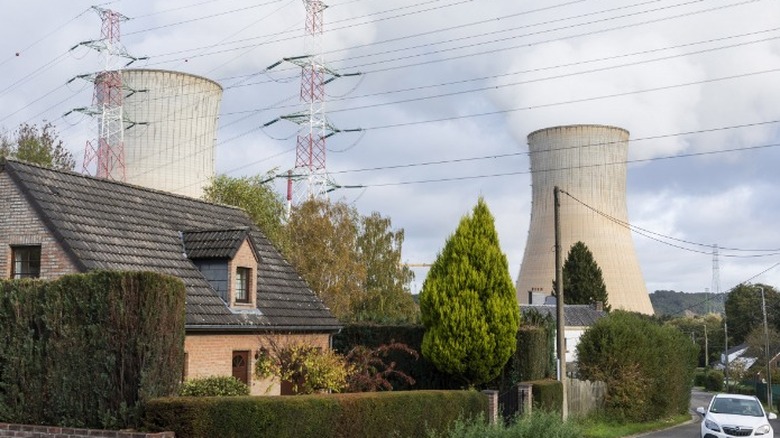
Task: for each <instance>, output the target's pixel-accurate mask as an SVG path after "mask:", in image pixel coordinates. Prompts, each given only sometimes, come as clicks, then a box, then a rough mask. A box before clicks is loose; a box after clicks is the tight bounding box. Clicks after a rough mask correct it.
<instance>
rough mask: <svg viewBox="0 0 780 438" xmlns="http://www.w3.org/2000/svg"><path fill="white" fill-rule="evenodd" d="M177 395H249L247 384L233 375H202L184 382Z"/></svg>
mask: <svg viewBox="0 0 780 438" xmlns="http://www.w3.org/2000/svg"><path fill="white" fill-rule="evenodd" d="M179 395H181V396H184V397H224V396H237V395H249V386H247V385H246V384H245V383H244V382H242V381H240V380H238V379H236V378H235V377H233V376H211V377H203V378H199V379H190V380H188V381H186V382H184V385H182V388H181V391H179Z"/></svg>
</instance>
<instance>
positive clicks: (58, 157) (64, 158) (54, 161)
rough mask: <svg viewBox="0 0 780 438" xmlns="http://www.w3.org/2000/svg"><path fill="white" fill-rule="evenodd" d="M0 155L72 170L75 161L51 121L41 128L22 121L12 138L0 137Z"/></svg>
mask: <svg viewBox="0 0 780 438" xmlns="http://www.w3.org/2000/svg"><path fill="white" fill-rule="evenodd" d="M0 157H9V158H15V159H18V160H22V161H27V162H28V163H33V164H38V165H41V166H45V167H51V168H52V169H59V170H73V168H74V167H76V161H75V160H74V159H73V154H71V153H70V151H68V150H67V149H66V148H65V146H64V145H63V143H62V140H60V139H59V138H58V135H57V132H56V130H55V127H54V125H53V124H52V123H46V124H45V125H43V127H42V128H38V127H37V126H35V125H28V124H27V123H23V124H21V125H19V128H17V130H16V133H15V135H14V137H13V138H9V137H8V136H7V135H3V136H2V137H0Z"/></svg>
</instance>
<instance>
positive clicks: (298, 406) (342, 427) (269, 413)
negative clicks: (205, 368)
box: [144, 391, 487, 438]
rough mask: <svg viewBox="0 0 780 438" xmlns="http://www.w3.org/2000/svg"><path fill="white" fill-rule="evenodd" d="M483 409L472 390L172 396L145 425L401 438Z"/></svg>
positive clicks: (249, 436) (231, 433)
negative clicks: (289, 395) (251, 395)
mask: <svg viewBox="0 0 780 438" xmlns="http://www.w3.org/2000/svg"><path fill="white" fill-rule="evenodd" d="M486 411H487V397H485V396H484V395H483V394H481V393H479V392H476V391H404V392H365V393H352V394H314V395H302V396H298V397H285V396H264V397H200V398H189V397H172V398H161V399H156V400H152V401H150V402H149V403H148V404H147V406H146V410H145V413H146V416H145V423H144V424H145V427H146V428H147V429H149V430H151V431H162V430H169V431H173V432H175V433H176V437H177V438H196V437H216V436H218V437H221V438H222V437H224V438H253V437H258V438H259V437H269V436H272V437H275V438H286V437H290V438H293V437H294V438H307V437H317V438H320V437H321V438H330V437H333V438H350V437H359V436H382V437H385V436H388V437H399V438H403V437H416V436H420V434H421V432H423V431H425V430H426V429H430V430H431V431H434V432H436V433H440V432H443V431H445V430H446V429H447V428H449V427H450V426H451V425H452V424H453V423H454V422H455V421H456V420H457V419H458V418H464V419H466V420H468V419H472V418H475V417H477V416H479V415H481V414H484V413H485V412H486Z"/></svg>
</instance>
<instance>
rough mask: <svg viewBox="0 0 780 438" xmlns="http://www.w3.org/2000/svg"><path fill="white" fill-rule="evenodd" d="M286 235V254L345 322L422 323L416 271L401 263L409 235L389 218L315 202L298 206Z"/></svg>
mask: <svg viewBox="0 0 780 438" xmlns="http://www.w3.org/2000/svg"><path fill="white" fill-rule="evenodd" d="M285 233H286V235H287V239H286V241H287V242H288V243H289V246H288V248H287V251H286V252H285V255H286V256H287V258H288V259H289V260H290V262H291V263H292V264H293V265H294V266H295V267H296V269H297V270H298V272H299V273H300V274H301V276H302V277H303V278H304V279H305V280H306V282H307V283H309V286H311V288H312V290H314V292H316V293H317V294H318V296H319V297H320V298H322V300H323V301H324V302H325V304H327V305H328V307H329V308H330V309H331V311H332V312H333V314H334V315H335V316H336V317H337V318H339V319H340V320H341V321H345V322H353V321H362V322H375V323H381V324H388V323H410V322H416V321H417V319H418V308H417V305H416V304H415V302H414V299H413V298H412V296H411V294H410V292H409V284H410V283H411V281H412V279H413V278H414V275H413V273H412V271H411V270H410V269H409V268H408V267H405V266H403V265H402V264H401V247H402V244H403V238H404V233H403V230H395V231H394V230H392V224H391V221H390V219H389V218H383V217H382V216H380V215H379V213H372V214H371V215H369V216H365V217H361V216H360V215H359V214H358V212H357V210H356V209H355V208H354V207H351V206H349V205H347V204H346V203H344V202H335V203H332V202H329V201H321V200H310V201H307V202H304V203H303V204H301V205H299V206H297V207H295V208H294V209H293V210H292V214H291V216H290V220H289V221H288V223H287V225H286V228H285ZM323 266H327V267H328V269H323V268H322V267H323Z"/></svg>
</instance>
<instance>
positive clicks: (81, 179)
mask: <svg viewBox="0 0 780 438" xmlns="http://www.w3.org/2000/svg"><path fill="white" fill-rule="evenodd" d="M0 199H2V202H0V275H4V276H5V278H44V279H53V278H57V277H59V276H62V275H64V274H69V273H79V272H87V271H91V270H96V269H116V270H144V271H154V272H160V273H164V274H170V275H174V276H177V277H179V278H181V279H182V280H183V281H184V284H185V286H186V292H187V295H186V312H187V315H186V339H185V345H184V350H185V369H184V370H183V372H184V375H185V376H186V377H205V376H210V375H233V376H236V377H237V378H239V379H240V380H243V381H244V382H246V383H248V384H249V385H250V388H251V392H252V393H253V394H266V393H267V394H279V393H280V392H281V391H282V390H281V386H280V385H279V382H273V383H272V382H270V381H258V380H257V379H255V378H253V376H252V374H253V373H252V369H253V364H254V355H255V353H256V352H257V351H258V349H259V348H260V347H261V344H263V343H265V342H266V341H268V340H269V339H277V340H279V339H282V338H284V341H291V340H292V341H301V342H305V343H308V344H312V345H316V346H320V347H322V348H329V342H330V337H331V335H332V334H333V333H335V332H336V331H338V330H339V329H340V323H339V321H338V320H336V318H335V317H334V316H333V315H332V314H331V312H330V310H329V309H328V308H327V307H326V306H325V305H324V303H323V302H322V301H321V300H320V299H319V298H318V297H317V296H316V295H315V294H314V292H313V291H312V290H311V289H310V288H309V287H308V286H307V284H306V283H305V282H304V281H303V279H301V277H300V275H298V273H297V272H296V271H295V270H294V269H293V267H292V266H291V265H290V264H289V263H288V262H287V261H286V260H285V259H284V258H283V257H282V256H281V255H280V253H279V252H278V251H277V249H276V248H275V247H274V246H273V245H272V244H271V242H270V241H269V240H268V239H267V238H266V237H265V236H264V235H263V233H262V232H261V230H259V229H258V228H257V227H256V226H255V225H254V224H253V223H252V221H251V220H250V219H249V217H248V216H247V215H246V214H245V213H244V212H243V211H241V210H239V209H237V208H233V207H228V206H223V205H216V204H211V203H207V202H203V201H200V200H197V199H193V198H187V197H183V196H178V195H173V194H170V193H165V192H161V191H155V190H150V189H147V188H141V187H137V186H132V185H128V184H123V183H119V182H115V181H109V180H104V179H97V178H92V177H87V176H83V175H80V174H77V173H73V172H65V171H57V170H52V169H47V168H43V167H38V166H34V165H30V164H25V163H22V162H19V161H14V160H3V159H0Z"/></svg>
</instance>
